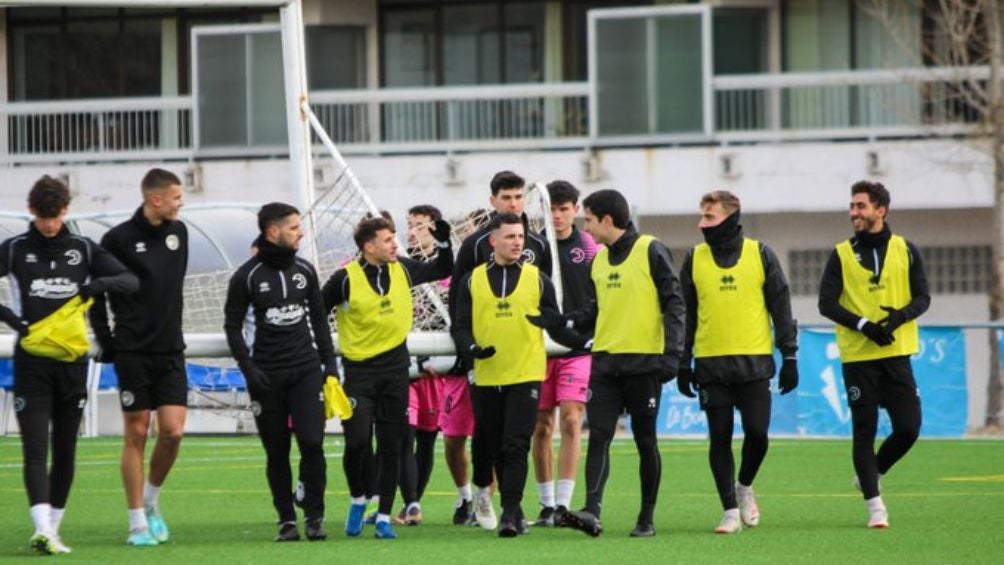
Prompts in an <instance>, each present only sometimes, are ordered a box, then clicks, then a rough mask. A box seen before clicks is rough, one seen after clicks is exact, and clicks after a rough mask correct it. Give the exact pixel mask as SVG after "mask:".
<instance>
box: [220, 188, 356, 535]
mask: <svg viewBox="0 0 1004 565" xmlns="http://www.w3.org/2000/svg"><path fill="white" fill-rule="evenodd" d="M258 229H259V232H260V233H259V236H258V240H257V241H256V242H255V244H254V245H255V246H256V247H257V248H258V252H257V253H256V254H255V255H254V256H253V257H251V258H250V259H249V260H247V261H246V262H245V263H244V264H243V265H241V266H240V267H239V268H238V269H237V271H236V272H235V273H234V275H233V276H232V277H231V278H230V285H229V288H228V290H227V301H226V305H225V306H224V310H225V322H224V330H225V331H226V335H227V345H228V346H229V347H230V353H231V355H233V357H234V360H235V361H237V365H238V366H239V367H240V369H241V372H242V373H243V374H244V379H245V380H246V381H247V386H248V393H249V394H250V395H251V400H252V402H251V411H252V413H253V414H254V417H255V424H256V425H257V428H258V437H259V438H261V442H262V446H263V447H264V448H265V456H266V461H267V469H266V475H267V477H268V486H269V490H271V491H272V504H273V506H274V507H275V510H276V513H277V514H278V516H279V533H278V535H277V536H276V538H275V541H278V542H285V541H296V540H299V539H300V532H299V530H298V529H297V527H296V510H295V509H294V507H293V473H292V470H291V469H290V465H289V452H290V447H291V443H290V441H291V432H292V434H293V435H295V436H296V443H297V445H298V446H299V448H300V469H299V479H300V482H302V483H303V499H302V501H301V503H300V506H301V507H302V508H303V510H304V514H305V518H306V524H305V525H306V536H307V539H308V540H311V541H314V540H323V539H325V538H326V537H327V534H326V533H325V531H324V487H325V484H326V475H325V473H326V470H327V465H326V463H325V460H324V445H323V440H324V397H323V394H322V393H321V387H322V385H323V382H324V375H329V374H337V369H336V365H335V355H334V347H333V345H332V342H331V332H330V328H329V327H328V317H327V315H326V314H325V312H326V311H325V310H324V306H323V302H322V300H321V292H320V284H319V282H318V280H317V272H316V271H315V270H314V266H313V265H311V264H310V262H309V261H306V260H304V259H301V258H299V257H297V256H296V251H297V249H299V246H300V239H302V238H303V231H302V229H301V225H300V213H299V211H298V210H297V209H296V208H294V207H293V206H290V205H289V204H283V203H281V202H272V203H269V204H265V205H264V206H262V207H261V209H260V210H259V211H258ZM249 306H250V307H251V309H252V311H253V312H254V341H253V343H254V350H253V352H252V351H249V349H248V344H247V342H246V341H245V338H244V324H245V320H246V317H247V312H248V307H249ZM322 361H323V364H322ZM291 419H292V424H293V425H292V430H291V429H290V425H289V423H290V420H291Z"/></svg>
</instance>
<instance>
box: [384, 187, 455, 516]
mask: <svg viewBox="0 0 1004 565" xmlns="http://www.w3.org/2000/svg"><path fill="white" fill-rule="evenodd" d="M442 219H443V214H442V212H440V211H439V208H436V207H435V206H432V205H430V204H420V205H417V206H412V207H411V208H410V209H408V255H409V256H410V257H411V258H412V259H415V260H425V259H430V258H436V257H438V253H439V249H440V247H439V245H438V242H437V241H436V238H434V237H433V236H432V230H433V228H434V227H435V225H436V221H438V220H442ZM436 289H437V290H441V291H442V292H441V294H443V295H444V296H445V292H446V290H448V289H449V279H444V280H441V281H439V284H438V285H437V287H436ZM423 329H432V328H423ZM438 329H445V325H443V324H440V327H439V328H438ZM428 360H429V358H428V357H417V358H416V359H415V362H416V365H417V369H418V371H417V376H416V377H415V378H412V379H411V382H410V383H409V385H408V434H407V436H406V438H405V440H404V441H402V442H401V480H400V487H401V498H403V499H404V504H405V505H404V507H403V508H402V509H401V512H399V513H398V515H397V516H395V517H394V523H396V524H406V525H409V526H417V525H420V524H421V523H422V505H421V500H422V495H423V494H424V493H425V487H426V486H428V484H429V477H430V476H432V468H433V462H434V460H435V455H436V437H437V436H438V435H439V411H440V409H441V407H442V398H441V395H440V393H441V389H442V378H441V377H440V376H439V374H437V373H436V370H435V369H434V368H433V367H431V366H427V365H426V363H427V362H428Z"/></svg>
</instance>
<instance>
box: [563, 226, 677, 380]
mask: <svg viewBox="0 0 1004 565" xmlns="http://www.w3.org/2000/svg"><path fill="white" fill-rule="evenodd" d="M639 235H640V234H639V233H638V231H637V230H636V229H635V228H634V226H633V225H629V226H628V229H627V230H626V231H625V232H624V234H623V235H622V236H621V237H620V238H619V239H618V240H617V241H615V242H613V243H612V244H611V245H610V246H609V251H608V252H607V253H608V254H609V255H608V257H609V260H610V263H611V264H612V265H620V264H621V263H623V262H624V261H625V260H627V258H628V255H630V254H631V249H632V248H633V247H634V244H635V242H636V241H638V237H639ZM648 264H649V272H650V273H651V275H652V283H653V284H654V285H655V288H656V292H657V293H658V297H659V308H660V310H661V311H662V324H663V332H664V335H665V348H664V350H663V354H662V355H647V354H638V353H606V352H603V351H594V352H593V371H598V372H603V373H608V374H613V375H620V376H632V375H646V374H652V373H661V372H665V371H671V372H672V373H673V375H671V376H675V371H676V369H677V368H678V366H679V360H680V357H681V356H682V354H683V326H684V312H685V310H686V307H685V305H684V301H683V293H682V291H681V289H680V277H679V276H678V275H677V273H676V268H675V267H674V266H673V256H672V254H671V253H670V251H669V249H667V248H666V246H665V245H663V244H662V243H661V242H660V241H658V240H655V241H653V242H652V244H651V245H649V248H648ZM594 286H595V285H594ZM594 292H595V289H594ZM598 313H599V312H598V308H597V303H596V301H595V300H593V301H592V302H591V303H590V304H589V305H588V306H586V307H585V308H583V309H582V310H579V311H577V312H574V313H571V315H570V317H571V318H572V321H573V322H574V324H575V328H576V329H579V330H587V329H591V328H593V327H594V326H595V324H596V317H597V315H598Z"/></svg>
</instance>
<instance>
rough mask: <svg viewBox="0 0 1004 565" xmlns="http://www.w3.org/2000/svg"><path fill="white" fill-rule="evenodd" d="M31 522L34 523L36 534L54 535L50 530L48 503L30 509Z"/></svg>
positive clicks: (50, 518)
mask: <svg viewBox="0 0 1004 565" xmlns="http://www.w3.org/2000/svg"><path fill="white" fill-rule="evenodd" d="M31 521H32V522H34V523H35V533H36V534H46V535H51V534H53V533H54V530H53V528H52V506H51V505H50V504H49V503H48V502H43V503H41V504H36V505H34V506H32V507H31Z"/></svg>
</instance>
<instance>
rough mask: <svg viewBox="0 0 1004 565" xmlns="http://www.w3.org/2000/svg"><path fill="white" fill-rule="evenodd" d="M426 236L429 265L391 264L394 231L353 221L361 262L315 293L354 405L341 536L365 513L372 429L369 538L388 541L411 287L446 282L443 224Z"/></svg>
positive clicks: (358, 527) (448, 260) (403, 422)
mask: <svg viewBox="0 0 1004 565" xmlns="http://www.w3.org/2000/svg"><path fill="white" fill-rule="evenodd" d="M432 236H433V237H434V238H435V240H436V242H437V244H438V245H441V248H440V250H439V253H438V255H437V258H436V261H435V262H434V263H425V262H422V261H415V260H412V259H409V258H407V257H398V255H397V253H398V244H397V238H396V236H395V231H394V226H393V224H392V223H391V222H390V221H388V220H387V219H386V218H383V217H378V218H367V219H364V220H363V221H361V222H359V225H358V226H356V231H355V234H354V238H355V242H356V246H357V247H358V248H359V251H360V254H361V257H360V258H359V259H358V260H356V261H353V262H351V263H348V264H347V265H346V266H345V267H344V268H342V269H338V270H337V271H335V272H334V273H333V274H332V275H331V278H329V279H328V281H327V282H326V283H325V284H324V289H323V291H322V294H323V297H324V305H325V312H328V311H330V310H331V309H332V308H335V309H336V314H335V316H336V321H337V324H338V341H339V344H340V345H341V348H342V366H343V367H344V369H345V382H344V387H345V394H347V395H348V396H349V398H350V399H351V400H353V401H354V403H355V409H354V411H353V415H352V418H351V419H349V420H346V421H345V422H343V423H342V427H343V428H344V430H345V456H344V458H343V460H342V462H343V466H344V469H345V476H346V479H347V480H348V484H349V494H350V495H351V497H352V501H351V505H350V506H349V515H348V518H347V519H346V521H345V533H346V534H347V535H349V536H358V535H359V534H360V533H362V526H363V519H364V517H365V516H364V514H365V512H366V496H365V495H366V490H367V477H368V475H369V471H370V467H371V465H369V464H368V463H367V461H368V457H367V455H366V454H367V452H368V451H369V450H370V449H371V448H372V441H373V439H372V438H373V428H374V424H375V426H376V439H377V452H376V459H377V464H378V465H379V470H378V475H379V479H378V480H379V483H378V486H377V489H378V492H377V494H378V495H379V496H380V505H379V507H378V508H377V518H376V537H377V538H379V539H394V538H396V537H397V534H396V533H395V532H394V529H393V528H392V527H391V524H390V511H391V510H392V507H393V504H394V491H395V490H396V489H397V484H398V474H399V472H400V450H401V441H402V440H403V438H404V437H405V435H406V434H407V425H408V368H409V366H410V364H411V361H410V355H409V354H408V344H407V338H408V333H409V332H410V331H411V326H412V320H413V316H414V312H413V310H412V308H413V304H412V297H411V287H412V286H415V285H418V284H422V283H426V282H432V281H435V280H438V279H442V278H446V277H447V276H449V274H450V270H451V269H452V268H453V252H452V249H451V248H450V225H449V224H448V223H446V222H444V221H443V220H439V221H438V222H435V225H434V228H433V230H432Z"/></svg>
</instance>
